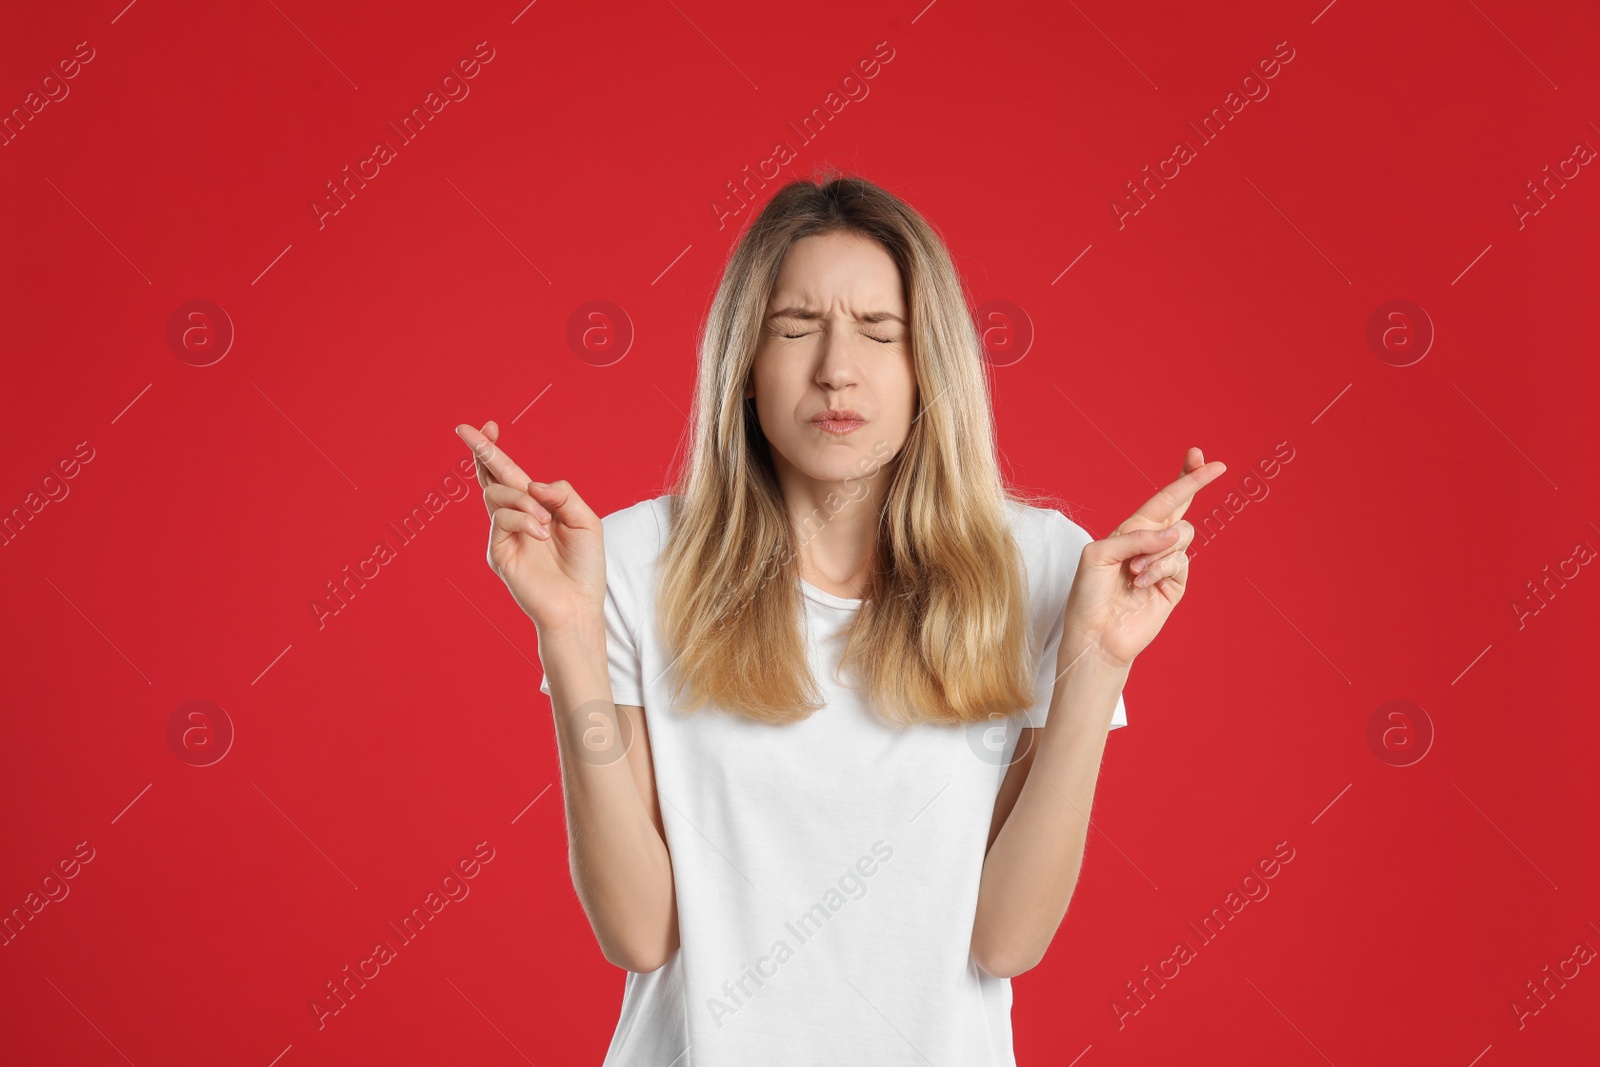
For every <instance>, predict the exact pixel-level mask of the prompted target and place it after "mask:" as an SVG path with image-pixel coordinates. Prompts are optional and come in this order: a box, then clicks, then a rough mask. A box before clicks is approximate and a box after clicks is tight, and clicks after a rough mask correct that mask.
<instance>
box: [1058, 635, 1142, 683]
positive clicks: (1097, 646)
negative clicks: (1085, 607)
mask: <svg viewBox="0 0 1600 1067" xmlns="http://www.w3.org/2000/svg"><path fill="white" fill-rule="evenodd" d="M1132 669H1133V662H1132V661H1131V660H1126V661H1125V660H1123V659H1121V658H1119V657H1117V656H1114V655H1112V654H1111V653H1110V652H1109V651H1108V650H1107V649H1106V646H1105V643H1104V642H1103V641H1101V640H1100V636H1099V634H1098V633H1096V632H1094V631H1090V630H1080V629H1077V628H1075V627H1069V628H1067V630H1066V631H1065V632H1064V633H1063V634H1062V635H1061V648H1060V650H1059V651H1058V652H1057V653H1056V677H1057V678H1058V679H1059V678H1061V677H1063V676H1067V677H1071V676H1072V675H1074V674H1079V675H1082V674H1095V675H1098V676H1101V677H1105V678H1115V677H1120V678H1121V679H1123V680H1126V679H1127V676H1128V673H1129V672H1130V671H1131V670H1132Z"/></svg>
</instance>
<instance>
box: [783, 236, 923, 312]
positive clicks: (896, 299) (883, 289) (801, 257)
mask: <svg viewBox="0 0 1600 1067" xmlns="http://www.w3.org/2000/svg"><path fill="white" fill-rule="evenodd" d="M791 306H801V307H808V308H814V309H817V310H822V311H826V310H829V309H831V308H834V307H840V308H843V309H844V310H847V311H855V310H863V309H867V308H873V309H879V310H883V311H893V312H896V313H902V312H904V310H905V295H904V285H903V282H902V280H901V277H900V269H899V268H898V267H896V266H895V262H894V258H893V257H892V256H890V255H889V253H888V251H887V250H886V249H885V248H884V247H883V246H882V245H880V244H878V242H876V241H874V240H872V239H871V238H867V237H862V236H859V235H857V234H852V233H828V234H818V235H815V236H812V237H803V238H801V239H800V240H798V241H796V242H795V243H794V244H792V245H790V246H789V250H788V251H787V252H786V253H785V254H784V257H783V264H782V265H781V266H780V267H779V268H778V277H777V280H776V282H775V283H774V285H773V287H772V297H771V299H770V300H768V302H767V307H768V310H769V311H770V310H773V309H777V308H785V307H791Z"/></svg>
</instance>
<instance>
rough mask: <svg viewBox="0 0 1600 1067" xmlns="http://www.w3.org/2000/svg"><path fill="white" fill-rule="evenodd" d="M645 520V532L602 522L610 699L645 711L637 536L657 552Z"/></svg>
mask: <svg viewBox="0 0 1600 1067" xmlns="http://www.w3.org/2000/svg"><path fill="white" fill-rule="evenodd" d="M630 517H631V518H633V519H638V518H640V517H641V516H637V515H635V516H630ZM642 517H643V518H645V519H646V521H647V522H648V528H647V529H644V530H641V529H640V528H639V527H640V523H638V522H637V521H634V522H629V523H623V522H613V521H612V516H607V517H606V519H604V520H602V523H603V527H604V530H605V545H606V599H605V618H606V661H607V668H608V670H609V672H610V675H611V699H612V701H613V702H615V703H617V704H631V705H632V706H634V707H639V708H642V707H644V667H643V663H642V661H641V659H640V656H639V625H640V620H641V618H642V611H641V607H642V603H643V601H642V598H641V597H640V596H638V593H639V589H640V582H641V581H642V580H643V576H642V574H641V573H640V572H639V561H640V560H641V559H642V558H643V557H642V554H641V552H640V551H639V549H640V548H641V547H643V544H642V542H641V539H640V538H639V536H638V535H639V534H640V533H647V534H649V536H650V538H651V541H650V542H649V545H650V547H651V548H654V547H655V544H654V540H653V539H654V536H655V529H656V528H655V523H654V522H653V521H650V517H649V516H642ZM541 667H542V664H541ZM539 692H541V693H543V694H545V695H546V696H549V695H550V678H549V676H548V675H546V676H545V677H544V678H542V679H540V681H539Z"/></svg>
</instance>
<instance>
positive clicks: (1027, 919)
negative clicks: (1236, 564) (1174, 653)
mask: <svg viewBox="0 0 1600 1067" xmlns="http://www.w3.org/2000/svg"><path fill="white" fill-rule="evenodd" d="M1227 469H1228V468H1227V465H1226V464H1224V463H1221V462H1218V461H1216V460H1213V461H1212V462H1210V463H1207V462H1206V461H1205V454H1204V453H1203V452H1201V451H1200V449H1198V448H1190V449H1188V450H1187V451H1186V452H1185V453H1184V460H1183V474H1182V475H1181V476H1180V477H1179V478H1178V479H1177V480H1176V481H1174V482H1172V483H1171V484H1169V485H1167V486H1166V487H1164V488H1163V489H1161V490H1160V491H1158V492H1157V493H1156V494H1155V496H1153V497H1151V498H1150V499H1149V500H1147V501H1146V502H1145V503H1144V504H1143V505H1142V506H1141V507H1140V508H1139V510H1138V511H1136V512H1134V513H1133V515H1132V516H1130V517H1129V518H1128V519H1127V520H1126V521H1124V522H1123V523H1122V524H1121V525H1119V526H1118V527H1117V528H1116V529H1115V530H1113V531H1112V532H1111V533H1110V534H1108V535H1107V536H1106V537H1105V538H1104V539H1103V540H1100V541H1091V542H1090V543H1089V544H1087V545H1085V546H1084V547H1083V551H1082V555H1081V557H1080V559H1079V562H1078V568H1077V571H1076V572H1075V573H1074V575H1073V580H1072V589H1071V591H1070V592H1069V593H1068V595H1067V606H1066V612H1065V618H1064V619H1063V621H1062V638H1061V645H1060V648H1059V649H1058V651H1057V655H1056V684H1055V688H1054V690H1053V691H1052V692H1051V696H1050V716H1049V719H1048V720H1047V721H1046V723H1045V725H1044V728H1043V729H1042V730H1041V731H1040V734H1042V736H1039V737H1037V738H1036V739H1037V741H1038V744H1037V745H1036V746H1035V750H1034V752H1033V753H1031V755H1029V756H1027V757H1025V758H1024V759H1023V760H1019V761H1018V762H1017V764H1015V765H1013V766H1012V768H1011V769H1010V770H1009V771H1008V772H1007V774H1006V780H1005V782H1003V783H1002V786H1001V791H1000V794H1001V795H1000V797H999V798H997V801H996V805H995V807H996V810H995V814H994V820H995V821H994V824H993V825H992V826H991V830H990V846H989V850H988V853H987V855H986V856H985V857H984V862H983V875H982V877H981V879H980V881H979V884H978V907H977V914H976V915H975V916H974V919H973V927H972V958H973V959H974V960H975V961H976V962H977V964H978V966H979V967H982V968H983V969H984V970H985V971H988V972H989V973H990V974H993V975H996V976H999V977H1005V978H1009V977H1012V976H1014V975H1018V974H1021V973H1022V972H1023V971H1026V970H1028V969H1030V968H1031V967H1033V966H1034V965H1036V964H1037V963H1038V962H1039V961H1040V960H1041V959H1042V958H1044V953H1045V950H1046V949H1047V948H1049V947H1050V941H1051V939H1052V938H1053V937H1055V933H1056V929H1057V928H1058V927H1059V926H1060V925H1061V920H1062V918H1064V917H1065V915H1066V913H1067V903H1068V901H1069V900H1071V898H1072V891H1073V889H1074V888H1076V886H1077V884H1078V871H1079V869H1080V868H1081V867H1082V865H1083V847H1084V842H1085V841H1086V840H1087V837H1088V831H1089V808H1090V806H1091V805H1092V804H1093V802H1094V788H1095V784H1096V782H1097V781H1098V780H1099V777H1100V760H1101V757H1102V756H1103V755H1104V754H1105V747H1106V735H1107V734H1108V733H1109V732H1110V730H1111V716H1112V714H1113V713H1114V712H1115V711H1116V707H1117V696H1118V694H1119V693H1121V692H1122V687H1123V685H1124V684H1125V683H1126V682H1127V680H1128V672H1129V669H1130V668H1131V667H1132V665H1133V661H1134V659H1135V658H1137V657H1138V655H1139V654H1140V653H1141V652H1142V651H1144V649H1145V648H1146V647H1148V646H1149V644H1150V642H1151V641H1153V640H1154V639H1155V636H1156V634H1158V633H1159V632H1160V631H1161V628H1162V626H1164V625H1165V624H1166V621H1167V619H1168V618H1169V617H1170V616H1171V613H1172V610H1173V608H1175V607H1176V606H1177V605H1178V602H1179V601H1181V600H1182V599H1183V596H1184V592H1185V589H1186V587H1187V582H1188V574H1189V560H1188V553H1187V549H1188V546H1189V544H1190V543H1191V542H1192V541H1193V540H1194V526H1193V525H1192V524H1190V523H1188V522H1185V521H1184V519H1183V514H1184V512H1185V511H1186V510H1188V507H1189V504H1190V503H1191V502H1192V501H1193V500H1194V496H1195V494H1196V493H1197V492H1198V491H1199V490H1200V489H1202V488H1204V487H1205V486H1206V485H1207V484H1208V483H1209V482H1211V481H1213V480H1215V479H1216V478H1217V477H1218V476H1219V475H1221V474H1222V473H1223V472H1224V471H1226V470H1227ZM1020 743H1021V739H1019V744H1020ZM1030 761H1031V766H1030ZM1017 780H1020V781H1021V786H1020V788H1019V787H1018V786H1017V784H1016V781H1017ZM1013 798H1015V799H1014V802H1013ZM994 827H998V829H995V828H994Z"/></svg>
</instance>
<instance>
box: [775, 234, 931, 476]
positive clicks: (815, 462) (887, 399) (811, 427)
mask: <svg viewBox="0 0 1600 1067" xmlns="http://www.w3.org/2000/svg"><path fill="white" fill-rule="evenodd" d="M909 319H910V316H909V315H908V314H907V312H906V302H905V295H904V287H903V285H902V283H901V279H900V271H899V268H897V267H896V266H895V263H894V260H893V259H892V258H890V256H889V253H888V252H886V251H885V250H884V249H883V247H882V246H881V245H879V244H878V243H877V242H876V241H873V240H870V239H868V238H865V237H861V236H858V235H856V234H850V233H842V232H835V233H828V234H820V235H817V236H813V237H804V238H801V239H800V240H799V241H796V242H795V243H794V244H793V245H791V246H790V247H789V251H788V253H787V254H785V256H784V259H783V265H782V266H781V267H780V268H779V271H778V280H777V284H775V285H774V286H773V290H772V298H771V300H769V301H768V302H767V308H766V319H765V321H764V322H763V324H762V333H761V342H760V344H759V346H758V347H757V349H756V355H755V365H754V367H753V368H752V370H751V381H750V384H749V385H747V386H746V387H745V394H744V395H745V396H746V397H750V396H754V397H755V398H756V413H757V415H758V416H759V417H760V420H761V430H762V432H763V433H765V434H766V437H767V441H768V443H769V444H770V445H771V446H772V453H773V462H774V464H775V465H776V467H777V469H778V475H779V478H780V480H781V481H783V482H785V483H787V482H788V481H789V480H791V479H792V478H794V477H795V476H796V475H798V476H800V477H802V478H805V479H809V480H811V481H813V482H820V483H840V482H844V481H845V479H847V478H865V477H870V476H871V475H873V474H875V473H876V472H877V471H878V469H879V468H880V467H882V466H883V465H884V464H886V463H888V462H889V461H890V460H892V459H893V458H894V457H895V456H896V455H897V454H898V453H899V451H900V448H901V446H902V445H904V444H905V441H906V437H907V436H908V435H909V434H910V432H911V417H912V414H913V412H914V411H915V410H916V401H917V383H916V373H915V371H914V369H913V367H912V359H911V341H910V335H909V331H908V329H907V327H906V324H907V322H908V320H909ZM829 410H834V411H840V412H854V413H855V415H856V416H857V417H858V418H859V420H860V421H859V422H857V423H851V422H845V423H837V422H833V423H829V424H826V425H824V424H822V423H819V422H817V421H815V419H816V416H818V415H819V414H821V413H823V412H826V411H829ZM840 431H843V432H840Z"/></svg>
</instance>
